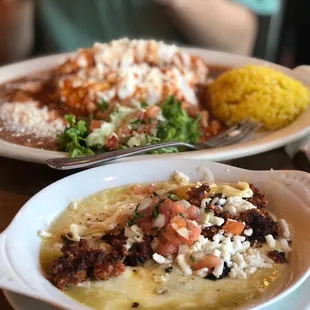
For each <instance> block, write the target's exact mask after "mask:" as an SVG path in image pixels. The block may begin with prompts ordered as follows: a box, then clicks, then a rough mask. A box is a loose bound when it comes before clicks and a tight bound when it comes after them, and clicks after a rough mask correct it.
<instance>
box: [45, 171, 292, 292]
mask: <svg viewBox="0 0 310 310" xmlns="http://www.w3.org/2000/svg"><path fill="white" fill-rule="evenodd" d="M167 184H168V183H167ZM169 184H170V185H169ZM169 184H168V185H165V186H166V187H159V188H157V185H156V184H149V185H146V186H140V185H134V186H133V187H132V193H131V194H130V195H131V197H132V195H133V196H134V197H135V200H134V201H135V203H133V202H132V201H131V202H127V203H123V204H122V208H119V209H117V210H116V211H115V213H114V214H112V213H111V214H110V215H109V217H107V218H105V219H103V220H100V221H99V222H96V221H94V220H93V219H89V220H88V221H87V222H86V223H88V224H87V225H86V226H81V225H78V224H71V226H70V232H69V233H68V234H67V235H66V238H64V242H65V244H64V247H63V249H62V252H63V255H64V256H62V257H60V258H58V259H56V260H55V261H54V263H53V265H52V267H51V269H50V271H49V279H50V280H51V281H52V282H53V284H54V285H56V286H57V287H59V288H61V289H64V288H66V287H68V286H70V285H72V284H73V285H77V284H78V283H82V282H84V281H87V280H88V276H91V277H92V278H94V279H96V280H108V279H109V278H110V277H117V276H119V275H120V274H121V273H122V272H124V270H125V268H126V266H131V267H135V266H144V264H145V263H146V262H150V261H151V260H153V263H154V262H155V263H157V264H158V265H159V266H162V269H163V271H165V272H164V273H163V274H158V273H154V274H153V281H155V282H156V283H163V282H166V281H168V273H171V272H178V273H180V274H183V275H184V276H197V277H200V278H205V279H210V280H219V279H222V278H225V277H229V278H231V279H247V278H248V277H250V276H251V275H252V274H253V273H255V272H256V271H257V270H258V269H263V268H272V267H274V266H276V265H277V264H284V263H287V262H288V261H289V256H290V255H289V253H290V252H291V251H292V248H291V233H290V229H289V225H288V224H287V223H286V221H285V220H284V219H280V220H278V221H277V220H276V219H275V217H274V216H273V215H271V214H270V213H269V212H268V211H267V209H266V207H267V205H268V200H267V197H266V195H265V194H263V193H261V192H260V191H259V190H258V189H257V188H256V187H255V186H254V185H252V184H248V183H246V182H241V181H240V182H237V183H203V182H196V183H190V178H189V177H188V176H186V175H184V174H183V173H181V172H176V173H175V175H174V182H173V183H169ZM161 186H163V185H161ZM169 186H170V187H169ZM138 201H139V202H138ZM78 209H79V207H78V204H77V203H76V202H73V203H72V204H70V206H69V210H70V212H76V210H78ZM114 210H115V209H114ZM124 217H125V220H126V221H124ZM120 218H122V219H123V220H122V221H119V219H120ZM41 236H42V237H49V236H48V235H47V234H41ZM96 238H97V239H96ZM67 253H68V254H70V255H67V256H66V254H67ZM75 259H76V261H75ZM67 260H68V261H67ZM80 261H83V265H81V266H79V265H78V264H79V262H80ZM72 262H74V263H76V264H77V266H75V265H74V266H75V267H79V268H77V274H76V275H75V276H74V277H73V275H72V273H74V272H73V271H72ZM81 268H82V269H83V268H84V269H85V270H84V269H83V270H84V271H85V272H82V271H81V270H80V269H81ZM72 279H73V280H72Z"/></svg>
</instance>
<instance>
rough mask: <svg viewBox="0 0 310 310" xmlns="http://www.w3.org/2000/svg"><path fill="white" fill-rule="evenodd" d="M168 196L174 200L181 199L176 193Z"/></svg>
mask: <svg viewBox="0 0 310 310" xmlns="http://www.w3.org/2000/svg"><path fill="white" fill-rule="evenodd" d="M168 198H169V199H171V200H172V201H178V200H179V198H178V197H177V196H176V195H174V194H169V195H168Z"/></svg>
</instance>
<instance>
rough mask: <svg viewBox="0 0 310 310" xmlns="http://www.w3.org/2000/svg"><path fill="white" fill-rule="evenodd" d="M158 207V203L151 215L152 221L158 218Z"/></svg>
mask: <svg viewBox="0 0 310 310" xmlns="http://www.w3.org/2000/svg"><path fill="white" fill-rule="evenodd" d="M159 205H160V203H158V204H157V205H156V206H155V207H154V210H153V213H152V218H153V219H156V218H158V217H159Z"/></svg>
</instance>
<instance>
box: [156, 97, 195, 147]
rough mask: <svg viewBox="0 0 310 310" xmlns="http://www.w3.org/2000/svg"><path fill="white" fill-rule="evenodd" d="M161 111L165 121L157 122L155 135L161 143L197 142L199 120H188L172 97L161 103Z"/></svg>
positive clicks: (185, 113)
mask: <svg viewBox="0 0 310 310" xmlns="http://www.w3.org/2000/svg"><path fill="white" fill-rule="evenodd" d="M161 109H162V115H163V116H164V118H165V121H160V122H159V125H158V129H157V135H156V136H157V137H158V138H159V139H160V141H161V142H167V141H184V142H189V143H193V144H195V143H197V142H198V141H199V138H200V130H199V118H196V119H192V118H190V117H189V116H188V114H187V112H186V111H185V110H184V109H183V108H182V106H181V103H180V102H178V101H176V99H175V98H174V97H173V96H170V97H169V98H168V99H167V100H166V101H165V102H164V103H163V105H162V106H161Z"/></svg>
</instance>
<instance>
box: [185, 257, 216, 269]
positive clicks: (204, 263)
mask: <svg viewBox="0 0 310 310" xmlns="http://www.w3.org/2000/svg"><path fill="white" fill-rule="evenodd" d="M221 263H222V260H221V259H220V258H219V257H217V256H215V255H212V254H210V255H207V256H206V257H204V258H203V259H201V260H199V261H197V262H194V263H193V264H192V265H191V268H192V269H193V270H199V269H202V268H208V269H212V268H216V267H218V266H219V265H220V264H221Z"/></svg>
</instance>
